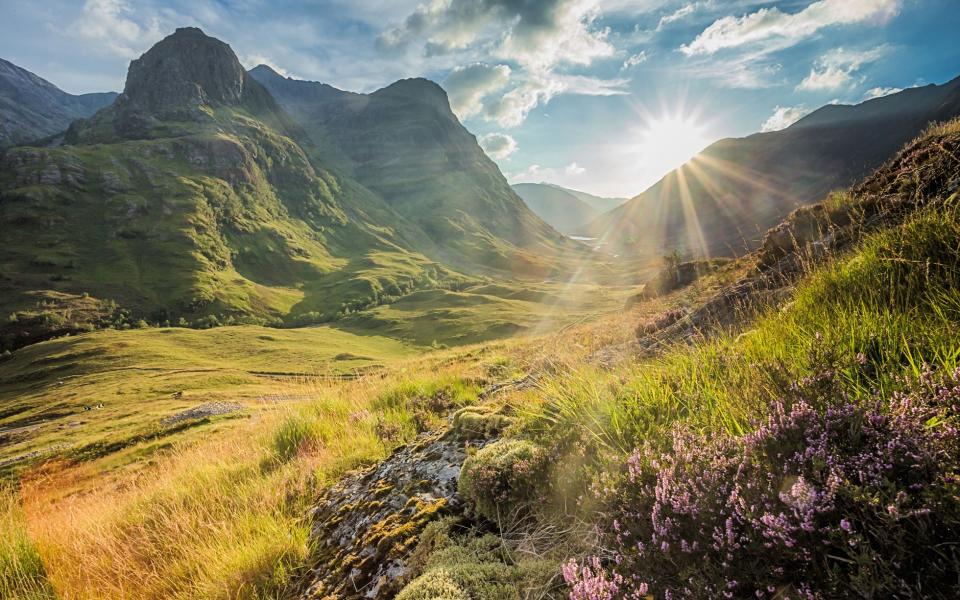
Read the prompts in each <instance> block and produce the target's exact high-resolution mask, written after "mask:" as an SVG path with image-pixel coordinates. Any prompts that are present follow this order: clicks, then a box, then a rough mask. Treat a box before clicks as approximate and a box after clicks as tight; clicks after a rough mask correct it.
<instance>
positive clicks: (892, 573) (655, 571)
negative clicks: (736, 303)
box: [563, 370, 960, 600]
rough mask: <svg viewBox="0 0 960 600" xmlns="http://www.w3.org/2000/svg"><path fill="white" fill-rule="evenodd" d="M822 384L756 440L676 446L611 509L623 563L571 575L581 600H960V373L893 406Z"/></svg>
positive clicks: (895, 399)
mask: <svg viewBox="0 0 960 600" xmlns="http://www.w3.org/2000/svg"><path fill="white" fill-rule="evenodd" d="M834 377H835V376H834V374H833V373H831V372H828V373H824V374H823V375H821V376H819V377H816V378H810V379H808V380H806V381H804V382H802V384H801V385H799V386H798V387H797V389H796V394H795V397H791V398H789V399H787V400H784V401H781V402H778V403H776V404H775V405H774V406H773V408H772V411H771V414H770V416H769V418H768V419H767V420H766V421H765V422H763V423H762V424H761V425H760V426H759V427H758V428H757V429H756V430H755V431H754V432H752V433H749V434H747V435H744V436H740V437H737V436H732V435H715V436H712V437H710V436H704V435H702V434H698V433H695V432H692V431H690V430H687V429H682V428H678V429H676V430H675V431H674V435H673V440H672V450H671V451H670V452H667V453H663V452H662V451H660V450H659V449H655V448H652V447H645V448H641V449H638V450H636V451H635V452H634V453H633V454H632V455H631V456H630V458H629V460H628V461H627V464H626V468H625V471H626V473H625V476H624V479H623V481H622V482H621V483H620V485H619V486H618V490H617V491H616V492H615V493H614V495H613V498H608V501H610V503H609V514H610V517H611V518H610V519H609V521H608V525H607V526H606V530H605V531H606V539H607V541H608V543H609V545H610V547H611V549H612V560H609V561H606V562H602V561H601V560H600V559H599V558H597V557H591V558H588V559H587V560H585V561H583V562H575V561H571V562H570V563H568V564H567V565H566V566H565V567H564V570H563V572H564V578H565V580H566V581H567V583H568V584H569V585H570V589H571V593H570V597H571V599H572V600H587V599H590V600H595V599H602V598H611V599H612V598H637V597H643V596H644V595H646V594H648V593H649V594H652V595H653V596H654V597H656V598H746V597H750V598H778V599H786V598H794V599H797V598H808V599H815V598H842V597H861V598H908V597H924V598H955V597H958V594H960V578H958V575H957V574H958V573H960V548H958V546H957V544H956V540H958V539H960V502H958V493H960V478H958V473H960V434H958V429H957V415H958V411H960V370H957V371H956V372H954V373H953V374H952V375H951V376H948V377H945V378H943V379H942V380H940V381H936V380H935V379H934V377H933V375H932V373H931V372H930V371H929V370H926V371H925V372H924V374H923V375H922V376H921V378H920V380H919V382H918V383H914V384H910V385H907V386H906V388H905V390H904V391H901V392H896V393H893V394H892V396H891V397H889V398H887V401H886V402H883V401H881V400H880V399H879V398H874V399H873V400H872V401H869V402H866V403H862V402H861V403H858V402H854V401H851V400H848V399H846V398H843V397H842V396H833V397H831V393H830V390H836V389H837V386H835V385H832V381H833V378H834Z"/></svg>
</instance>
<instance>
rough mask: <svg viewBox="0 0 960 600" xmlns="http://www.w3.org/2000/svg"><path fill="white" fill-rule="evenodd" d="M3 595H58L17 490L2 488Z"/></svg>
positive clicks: (27, 599)
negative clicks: (48, 574) (32, 536)
mask: <svg viewBox="0 0 960 600" xmlns="http://www.w3.org/2000/svg"><path fill="white" fill-rule="evenodd" d="M0 598H3V599H10V600H42V599H47V598H56V596H55V595H54V594H53V589H52V588H51V586H50V583H49V582H48V581H47V575H46V571H45V570H44V567H43V561H42V560H41V559H40V554H39V553H38V552H37V548H36V546H35V545H34V543H33V541H32V540H31V539H30V535H29V533H28V532H27V526H26V522H25V520H24V515H23V511H22V510H21V508H20V503H19V500H18V498H17V495H16V493H15V492H14V491H13V490H11V489H6V488H0Z"/></svg>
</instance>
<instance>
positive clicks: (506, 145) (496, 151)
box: [477, 133, 517, 160]
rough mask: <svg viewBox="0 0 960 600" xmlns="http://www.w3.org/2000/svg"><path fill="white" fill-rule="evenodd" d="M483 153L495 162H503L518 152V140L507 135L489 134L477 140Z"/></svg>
mask: <svg viewBox="0 0 960 600" xmlns="http://www.w3.org/2000/svg"><path fill="white" fill-rule="evenodd" d="M477 141H478V142H479V143H480V147H481V148H483V151H484V152H486V153H487V155H489V156H490V158H492V159H494V160H503V159H504V158H507V157H508V156H510V155H511V154H513V153H514V152H516V151H517V140H515V139H513V136H511V135H507V134H506V133H488V134H486V135H482V136H480V138H479V139H478V140H477Z"/></svg>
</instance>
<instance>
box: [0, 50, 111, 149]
mask: <svg viewBox="0 0 960 600" xmlns="http://www.w3.org/2000/svg"><path fill="white" fill-rule="evenodd" d="M116 97H117V94H116V93H115V92H105V93H99V94H81V95H79V96H75V95H73V94H68V93H67V92H64V91H63V90H61V89H60V88H58V87H57V86H55V85H53V84H52V83H50V82H49V81H47V80H45V79H43V78H41V77H38V76H36V75H34V74H33V73H31V72H30V71H27V70H26V69H22V68H20V67H18V66H17V65H15V64H13V63H11V62H8V61H6V60H3V59H2V58H0V148H2V147H5V146H12V145H14V144H23V143H27V142H32V141H35V140H39V139H41V138H45V137H47V136H51V135H53V134H56V133H60V132H61V131H64V130H65V129H66V128H67V126H68V125H70V123H71V122H72V121H73V120H74V119H79V118H80V117H89V116H90V115H92V114H93V113H95V112H97V111H98V110H100V109H101V108H103V107H104V106H107V105H109V104H110V103H111V102H113V101H114V99H115V98H116Z"/></svg>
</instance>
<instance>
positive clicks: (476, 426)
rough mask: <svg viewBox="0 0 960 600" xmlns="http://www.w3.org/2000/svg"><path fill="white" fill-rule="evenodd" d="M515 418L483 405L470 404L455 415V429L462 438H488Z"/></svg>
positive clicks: (500, 430)
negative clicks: (492, 410)
mask: <svg viewBox="0 0 960 600" xmlns="http://www.w3.org/2000/svg"><path fill="white" fill-rule="evenodd" d="M513 422H514V419H513V418H511V417H508V416H507V415H504V414H500V413H496V412H491V411H490V410H489V409H487V408H484V407H482V406H469V407H467V408H462V409H460V410H458V411H457V412H456V413H454V415H453V430H454V432H455V433H456V435H457V437H459V438H460V439H462V440H487V439H490V438H492V437H496V436H497V435H499V434H500V433H501V432H502V431H503V430H505V429H506V428H507V427H509V426H510V425H511V424H512V423H513Z"/></svg>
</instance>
